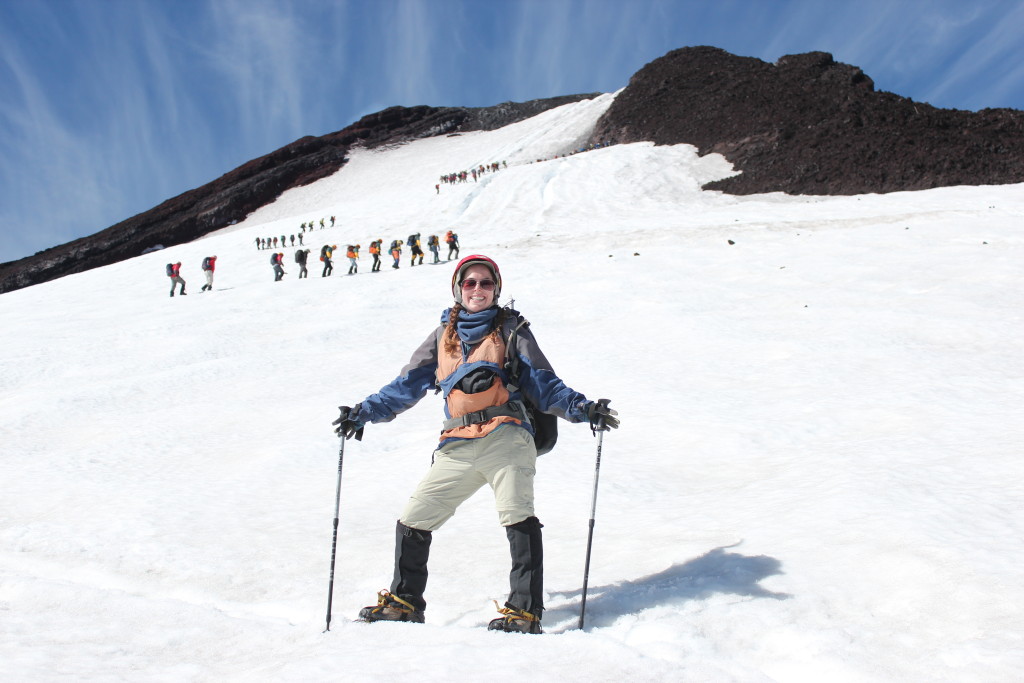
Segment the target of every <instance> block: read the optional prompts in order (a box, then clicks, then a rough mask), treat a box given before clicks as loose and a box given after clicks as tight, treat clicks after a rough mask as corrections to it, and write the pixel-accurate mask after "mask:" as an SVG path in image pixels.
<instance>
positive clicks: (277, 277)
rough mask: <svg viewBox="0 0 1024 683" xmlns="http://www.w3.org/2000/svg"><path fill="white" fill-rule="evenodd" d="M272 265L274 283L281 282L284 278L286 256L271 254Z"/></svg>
mask: <svg viewBox="0 0 1024 683" xmlns="http://www.w3.org/2000/svg"><path fill="white" fill-rule="evenodd" d="M270 265H272V266H273V267H274V282H280V281H281V280H282V279H283V278H284V254H283V253H281V252H278V253H276V254H271V255H270Z"/></svg>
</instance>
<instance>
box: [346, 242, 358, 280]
mask: <svg viewBox="0 0 1024 683" xmlns="http://www.w3.org/2000/svg"><path fill="white" fill-rule="evenodd" d="M345 256H347V257H348V274H349V275H355V274H356V273H358V272H359V264H358V263H356V260H357V259H358V258H359V245H358V244H350V245H348V248H347V249H346V250H345Z"/></svg>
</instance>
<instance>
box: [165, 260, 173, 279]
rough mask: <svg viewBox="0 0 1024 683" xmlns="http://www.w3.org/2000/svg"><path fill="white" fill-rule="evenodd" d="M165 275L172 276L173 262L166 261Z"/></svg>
mask: <svg viewBox="0 0 1024 683" xmlns="http://www.w3.org/2000/svg"><path fill="white" fill-rule="evenodd" d="M167 276H168V277H174V264H173V263H168V264H167Z"/></svg>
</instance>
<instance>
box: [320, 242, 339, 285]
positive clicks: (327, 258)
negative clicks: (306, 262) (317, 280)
mask: <svg viewBox="0 0 1024 683" xmlns="http://www.w3.org/2000/svg"><path fill="white" fill-rule="evenodd" d="M337 248H338V245H336V244H335V245H330V244H325V245H324V246H322V247H321V248H320V260H321V261H323V262H324V272H322V273H321V274H320V277H328V276H329V275H330V274H331V273H333V272H334V262H332V261H331V257H332V256H334V250H335V249H337Z"/></svg>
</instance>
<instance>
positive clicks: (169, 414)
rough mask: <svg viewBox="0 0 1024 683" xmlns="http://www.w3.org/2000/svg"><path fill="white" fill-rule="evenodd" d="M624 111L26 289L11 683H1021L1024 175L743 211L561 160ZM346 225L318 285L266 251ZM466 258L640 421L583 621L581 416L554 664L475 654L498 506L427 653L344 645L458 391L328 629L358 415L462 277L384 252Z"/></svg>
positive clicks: (567, 439)
mask: <svg viewBox="0 0 1024 683" xmlns="http://www.w3.org/2000/svg"><path fill="white" fill-rule="evenodd" d="M613 97H614V95H605V96H602V97H599V98H597V99H595V100H592V101H586V102H581V103H577V104H572V105H567V106H564V107H561V108H559V109H556V110H553V111H549V112H546V113H544V114H542V115H540V116H537V117H535V118H533V119H530V120H528V121H524V122H521V123H518V124H515V125H512V126H508V127H506V128H504V129H501V130H498V131H493V132H479V133H469V134H463V135H459V136H453V137H438V138H431V139H424V140H419V141H416V142H412V143H409V144H405V145H402V146H398V147H395V148H392V149H387V150H380V151H372V152H371V151H358V152H355V153H354V154H353V155H352V158H351V161H350V162H349V163H348V164H347V165H346V166H345V167H343V168H342V169H341V170H340V171H339V172H338V173H336V174H335V175H333V176H331V177H330V178H326V179H324V180H321V181H319V182H317V183H315V184H313V185H310V186H308V187H304V188H299V189H296V190H292V191H289V192H287V193H286V194H285V195H283V196H282V197H281V198H280V199H279V200H278V201H277V202H275V203H274V204H272V205H270V206H268V207H265V208H264V209H261V210H259V211H257V212H255V213H254V214H253V215H251V216H250V217H249V218H248V219H247V220H246V221H245V222H243V223H241V224H239V225H236V226H232V227H231V228H230V229H227V230H224V231H221V232H219V233H217V234H214V235H211V236H209V237H207V238H204V239H202V240H198V241H196V242H193V243H191V244H186V245H181V246H177V247H173V248H169V249H166V250H163V251H159V252H156V253H150V254H147V255H144V256H139V257H138V258H134V259H131V260H129V261H125V262H122V263H118V264H115V265H112V266H109V267H105V268H99V269H96V270H92V271H89V272H86V273H82V274H80V275H74V276H70V277H65V278H62V279H60V280H56V281H53V282H49V283H46V284H41V285H37V286H34V287H31V288H28V289H24V290H20V291H16V292H11V293H8V294H4V295H3V296H0V318H2V320H3V321H4V325H3V329H2V330H0V349H2V354H0V482H2V496H0V680H4V681H21V680H33V681H58V680H59V681H64V680H78V681H225V680H231V681H243V680H244V681H321V680H322V681H326V680H342V681H378V680H416V681H478V680H496V679H499V678H500V679H506V680H528V681H559V682H564V681H625V680H643V681H830V682H831V681H906V680H913V681H1009V680H1019V677H1020V673H1021V671H1024V610H1022V609H1021V605H1022V604H1024V575H1022V574H1024V572H1022V569H1021V568H1022V567H1024V540H1022V537H1024V457H1022V455H1024V420H1022V418H1024V354H1022V353H1021V342H1020V340H1021V339H1022V338H1024V321H1022V310H1024V309H1022V307H1021V302H1022V300H1024V291H1022V284H1024V271H1022V268H1021V264H1022V263H1024V239H1022V236H1021V226H1022V216H1024V186H1021V185H1013V186H997V187H956V188H947V189H938V190H931V191H925V192H908V193H894V194H889V195H865V196H854V197H792V196H785V195H781V194H771V195H760V196H750V197H735V196H729V195H723V194H720V193H717V192H710V191H702V190H701V189H700V187H701V185H702V184H704V183H706V182H708V181H710V180H713V179H716V178H722V177H726V176H728V175H730V174H732V173H733V170H732V168H731V166H730V165H729V164H728V163H727V162H726V161H725V160H724V159H722V158H721V157H718V156H715V155H710V156H705V157H698V156H697V154H696V151H695V150H694V148H692V147H690V146H686V145H680V146H675V147H655V146H653V145H650V144H630V145H619V146H614V147H609V148H604V149H598V150H594V151H590V152H586V153H582V154H575V155H570V156H566V157H559V158H553V159H552V157H555V156H556V155H560V154H563V153H566V152H569V151H571V150H572V149H574V148H576V147H578V146H579V144H580V142H581V141H582V140H583V139H585V137H586V136H587V134H588V132H589V130H590V129H591V127H592V126H593V124H594V122H595V121H596V119H597V117H598V116H600V114H601V113H602V112H603V111H604V110H605V108H606V107H607V106H608V104H609V103H610V102H611V101H612V98H613ZM537 159H548V160H546V161H541V162H537V161H536V160H537ZM490 162H507V165H508V167H507V168H502V170H500V171H499V172H497V173H490V174H487V175H485V176H483V177H482V178H481V180H480V181H479V182H476V183H474V182H472V181H470V182H469V183H466V184H462V185H457V186H448V185H442V186H441V188H440V192H439V193H438V192H436V191H435V188H434V185H435V183H436V182H437V179H438V176H440V175H441V174H442V173H447V172H452V171H458V170H462V169H468V168H470V167H472V166H475V165H477V164H486V163H490ZM331 215H335V216H336V217H337V219H338V223H337V226H336V227H334V228H329V229H326V230H322V231H321V230H316V231H314V233H313V234H312V235H308V237H309V238H310V239H307V246H309V247H310V248H311V249H312V254H311V255H312V257H313V258H312V260H311V262H310V271H311V273H310V275H311V277H310V278H309V279H308V280H298V279H296V275H297V272H298V267H297V266H296V264H295V263H294V260H293V257H292V254H293V252H294V250H295V249H294V248H291V247H289V248H287V249H279V251H283V252H284V253H285V262H286V266H285V268H286V270H287V271H288V274H287V275H286V276H285V278H284V280H283V281H282V282H274V281H273V274H272V270H271V267H270V265H269V263H268V260H269V255H270V252H269V251H259V250H257V249H256V248H255V246H254V239H255V238H257V237H261V236H272V235H278V236H279V235H281V234H288V235H290V234H293V233H297V232H298V228H299V224H300V223H301V222H303V221H307V220H316V221H319V219H320V218H321V217H329V216H331ZM447 229H454V230H456V231H457V232H458V233H459V235H460V237H461V240H462V245H463V247H462V255H463V256H466V255H468V254H472V253H483V254H487V255H490V256H491V257H493V258H494V259H495V260H496V261H497V262H498V264H499V265H500V266H501V269H502V275H503V279H504V289H503V291H502V301H504V302H507V301H508V300H509V299H513V298H514V299H515V302H516V306H517V308H519V309H520V310H521V311H522V312H523V313H524V314H525V315H526V317H527V318H528V319H529V320H530V321H531V322H532V324H533V330H534V332H535V334H536V336H537V338H538V340H539V342H540V344H541V347H542V348H543V349H544V351H545V353H546V355H547V356H548V358H549V360H551V362H552V363H553V365H554V367H555V369H556V370H557V372H558V374H559V376H560V377H562V379H563V380H565V382H566V383H567V384H568V385H570V386H571V387H573V388H575V389H577V390H579V391H582V392H583V393H585V394H587V395H588V396H589V397H591V398H595V399H596V398H599V397H607V398H610V399H611V401H612V407H615V408H617V409H618V411H619V413H620V417H621V419H622V426H621V428H620V429H618V430H617V431H614V432H611V433H609V434H607V436H605V438H604V440H603V453H602V459H601V467H600V480H599V487H598V489H597V491H598V493H597V508H596V523H595V527H594V541H593V560H592V566H591V569H590V577H589V579H590V582H589V592H588V600H587V612H586V624H585V628H584V630H582V631H581V630H579V629H577V622H578V618H579V608H580V598H581V588H582V583H583V565H584V557H585V552H586V539H587V530H588V520H589V518H590V509H591V503H592V496H593V492H594V475H595V464H596V451H597V440H596V439H595V438H594V436H593V435H592V434H591V433H590V430H589V429H588V428H587V426H586V425H572V424H569V423H565V422H562V423H561V424H560V435H561V436H560V441H559V444H558V446H557V447H556V449H555V450H554V451H553V452H552V453H550V454H548V455H545V456H542V457H541V459H540V461H539V471H538V478H537V508H538V516H539V517H540V519H541V520H542V522H543V523H544V525H545V527H544V533H545V536H544V538H545V555H546V567H545V569H546V601H547V608H548V610H547V612H546V613H545V617H544V626H545V629H546V631H547V633H546V635H543V636H524V635H518V634H500V633H493V632H488V631H487V630H486V629H485V626H486V624H487V622H488V621H489V620H490V619H491V618H493V617H494V616H496V615H495V613H494V607H493V604H492V603H491V600H498V601H499V602H501V601H503V600H504V598H505V596H506V593H507V590H508V586H507V575H508V570H509V555H508V547H507V541H506V539H505V534H504V532H503V530H502V529H501V528H500V527H499V526H498V523H497V517H496V513H495V511H494V508H493V499H492V496H491V494H490V492H489V491H488V490H487V489H484V490H482V491H481V492H479V493H478V494H477V495H476V496H475V497H473V498H472V499H471V500H470V501H468V502H467V503H466V504H465V505H464V506H463V507H462V508H460V509H459V511H458V513H457V514H456V516H455V517H454V518H453V519H452V520H451V521H450V522H449V523H448V524H447V525H446V526H445V527H444V528H443V529H441V530H440V531H438V532H436V533H435V534H434V542H433V546H432V556H431V560H430V577H431V578H430V585H429V587H428V592H427V596H426V597H427V600H428V602H429V607H428V609H427V622H428V623H427V624H426V625H423V626H419V625H410V624H372V625H368V624H362V623H355V622H353V621H352V620H353V618H354V617H355V616H356V613H357V612H358V610H359V608H360V607H362V606H364V605H368V604H372V603H373V602H374V600H375V594H376V592H377V591H378V590H379V589H381V588H386V587H387V586H388V585H389V583H390V578H391V572H392V561H393V553H394V524H395V519H396V518H397V516H398V514H399V512H400V511H401V509H402V507H403V505H404V503H405V501H406V499H407V497H408V495H409V494H410V493H411V491H412V489H413V488H414V486H415V484H416V483H417V481H418V480H419V478H420V477H421V476H422V474H423V473H424V472H425V471H426V469H427V468H428V467H429V465H430V457H431V451H432V449H433V448H434V445H435V444H436V438H437V433H438V431H439V428H440V420H441V418H442V406H441V401H440V399H439V398H438V397H436V396H434V395H433V394H430V395H428V396H427V397H426V398H424V399H423V400H422V401H421V402H420V403H419V404H418V405H417V406H416V407H414V408H413V409H411V410H409V411H408V412H406V413H404V414H403V415H401V416H399V418H398V419H397V420H395V421H394V422H391V423H387V424H382V425H369V426H367V428H366V433H365V438H364V439H363V441H361V442H356V441H348V442H346V443H345V451H344V459H343V469H342V472H343V477H342V484H341V499H340V500H341V503H340V523H339V527H338V543H337V567H336V574H335V582H334V603H333V622H332V624H331V628H330V630H329V631H327V632H325V630H324V627H325V623H326V603H327V589H328V578H329V565H330V556H331V539H332V522H333V518H334V504H335V491H336V488H335V487H336V484H337V481H338V476H337V473H338V462H339V441H338V439H337V438H336V437H335V436H334V434H333V431H332V428H331V426H330V422H331V420H333V419H334V418H335V417H336V415H337V406H338V405H341V404H352V403H354V402H356V401H359V400H361V399H362V398H363V397H365V396H366V395H368V394H370V393H373V392H375V391H376V390H378V389H379V388H380V387H381V386H383V385H384V384H386V383H387V382H389V381H390V380H391V379H392V378H393V377H394V376H395V375H396V374H397V373H398V371H399V370H400V369H401V367H402V366H403V365H404V364H405V362H406V361H407V359H408V357H409V355H410V353H411V352H412V351H413V349H414V348H415V347H416V346H417V345H418V344H419V343H420V341H422V339H423V338H425V337H426V335H427V334H429V333H430V331H431V330H432V329H433V327H434V326H435V325H436V324H437V322H438V320H439V316H440V313H441V311H442V310H443V309H444V308H445V307H447V306H448V305H450V303H451V296H450V279H451V275H452V264H451V263H447V262H445V263H443V264H441V265H438V266H433V265H425V266H422V267H421V266H416V267H414V268H410V267H409V263H408V257H407V256H405V257H403V260H402V266H401V268H400V269H398V270H393V269H392V268H391V267H390V260H386V262H385V265H384V268H383V271H382V272H380V273H370V272H369V271H370V258H369V255H368V253H367V251H368V245H369V242H370V240H372V239H375V238H383V239H384V240H385V242H390V241H391V240H392V239H405V238H406V236H407V235H408V234H409V233H413V232H420V233H422V236H423V241H424V243H425V241H426V236H427V235H429V234H432V233H436V234H439V235H443V234H444V231H445V230H447ZM730 240H732V242H733V243H730ZM354 242H358V243H360V244H361V245H362V251H363V257H362V259H361V260H360V272H359V273H358V274H357V275H354V276H347V275H345V273H346V271H347V269H348V263H347V260H346V259H345V258H344V246H345V244H347V243H354ZM324 243H332V244H338V245H339V246H340V247H341V249H340V252H341V253H340V254H339V256H340V258H338V259H337V262H336V269H335V272H334V275H333V276H332V277H330V278H321V277H320V276H319V275H320V273H319V262H317V261H316V256H317V254H318V251H319V247H320V245H321V244H324ZM212 254H216V255H217V256H218V257H219V258H218V261H217V266H218V267H217V273H216V282H215V289H214V291H213V292H209V293H203V292H201V291H200V285H201V284H202V280H203V278H202V275H201V273H200V262H201V260H202V258H203V257H204V256H207V255H212ZM445 255H446V252H445V251H442V257H444V256H445ZM178 260H180V261H182V263H183V264H184V265H183V269H182V273H183V276H184V277H185V279H186V280H187V281H188V290H187V291H188V296H187V297H174V298H169V297H168V289H169V287H168V284H169V281H168V279H167V278H166V277H165V275H164V272H163V271H164V264H165V263H166V262H168V261H178ZM429 260H430V258H429V253H428V258H427V261H428V262H429Z"/></svg>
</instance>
